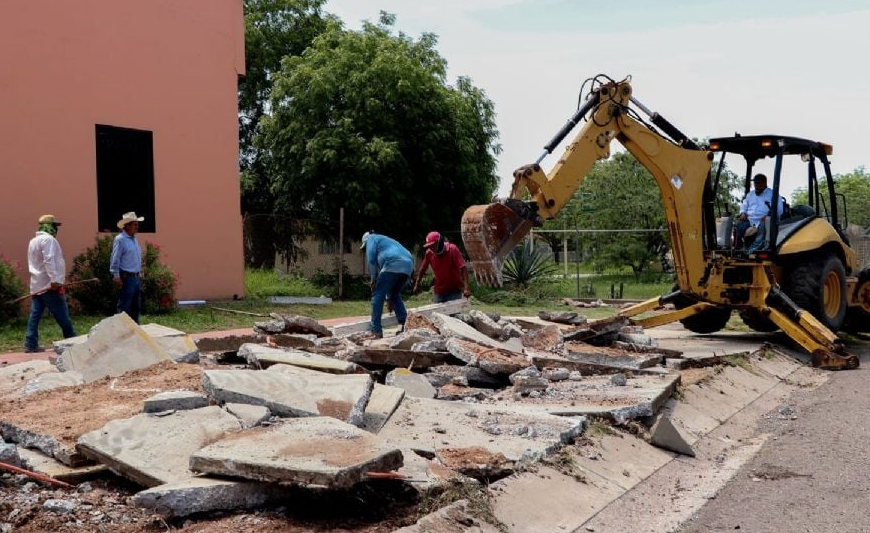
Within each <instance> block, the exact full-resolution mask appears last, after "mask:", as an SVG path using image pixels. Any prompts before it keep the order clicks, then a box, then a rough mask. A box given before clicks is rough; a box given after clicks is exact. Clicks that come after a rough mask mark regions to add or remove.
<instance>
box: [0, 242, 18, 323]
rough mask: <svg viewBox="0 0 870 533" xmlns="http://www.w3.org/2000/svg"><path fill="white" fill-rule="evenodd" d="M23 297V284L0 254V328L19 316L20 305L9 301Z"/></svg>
mask: <svg viewBox="0 0 870 533" xmlns="http://www.w3.org/2000/svg"><path fill="white" fill-rule="evenodd" d="M23 295H24V284H23V283H21V280H20V279H19V278H18V276H17V275H15V268H13V267H12V264H11V263H9V262H8V261H6V258H5V257H3V255H2V254H0V326H3V325H5V324H8V323H10V322H12V321H13V320H15V319H16V318H18V315H19V314H21V304H20V303H10V301H11V300H15V299H16V298H18V297H20V296H23Z"/></svg>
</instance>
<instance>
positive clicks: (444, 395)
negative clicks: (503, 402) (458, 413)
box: [435, 380, 493, 402]
mask: <svg viewBox="0 0 870 533" xmlns="http://www.w3.org/2000/svg"><path fill="white" fill-rule="evenodd" d="M492 394H493V391H492V390H491V389H481V388H478V387H469V386H468V385H467V384H466V383H463V382H458V381H456V380H455V381H454V382H452V383H448V384H446V385H442V386H441V387H438V394H437V395H436V396H435V397H436V398H438V399H439V400H446V401H451V402H452V401H480V400H484V399H486V398H488V397H489V396H492Z"/></svg>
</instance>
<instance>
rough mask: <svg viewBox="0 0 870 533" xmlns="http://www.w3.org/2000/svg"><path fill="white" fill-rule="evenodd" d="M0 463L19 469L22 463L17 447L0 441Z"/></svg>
mask: <svg viewBox="0 0 870 533" xmlns="http://www.w3.org/2000/svg"><path fill="white" fill-rule="evenodd" d="M0 463H6V464H7V465H12V466H17V467H21V466H22V464H23V463H22V461H21V456H20V455H18V446H16V445H14V444H10V443H8V442H3V441H2V440H0Z"/></svg>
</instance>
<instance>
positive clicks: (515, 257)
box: [503, 239, 556, 287]
mask: <svg viewBox="0 0 870 533" xmlns="http://www.w3.org/2000/svg"><path fill="white" fill-rule="evenodd" d="M541 250H542V247H541V246H538V247H535V248H533V247H532V242H531V241H530V240H528V239H526V240H525V241H523V245H522V246H518V247H516V248H514V250H513V251H512V252H511V254H510V255H509V256H508V258H507V261H506V262H505V264H504V271H503V275H504V280H505V281H506V282H508V283H513V284H515V285H519V286H521V287H526V286H528V285H529V284H530V283H531V282H533V281H535V280H537V279H540V278H545V277H547V276H549V275H551V274H553V273H554V272H556V265H555V264H553V262H552V261H550V259H549V258H548V257H547V255H546V254H544V253H543V252H542V251H541Z"/></svg>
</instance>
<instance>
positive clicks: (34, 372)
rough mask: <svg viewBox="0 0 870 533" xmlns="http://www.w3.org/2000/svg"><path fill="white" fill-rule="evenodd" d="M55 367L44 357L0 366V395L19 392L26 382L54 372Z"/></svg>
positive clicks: (55, 370)
mask: <svg viewBox="0 0 870 533" xmlns="http://www.w3.org/2000/svg"><path fill="white" fill-rule="evenodd" d="M56 373H57V367H55V366H54V365H53V364H51V363H49V362H48V361H46V360H44V359H34V360H32V361H24V362H23V363H16V364H14V365H9V366H4V367H0V396H5V395H7V394H17V393H20V392H21V391H22V390H23V389H24V386H25V385H26V384H27V382H29V381H31V380H33V379H36V378H37V377H39V376H41V375H43V374H56Z"/></svg>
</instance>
